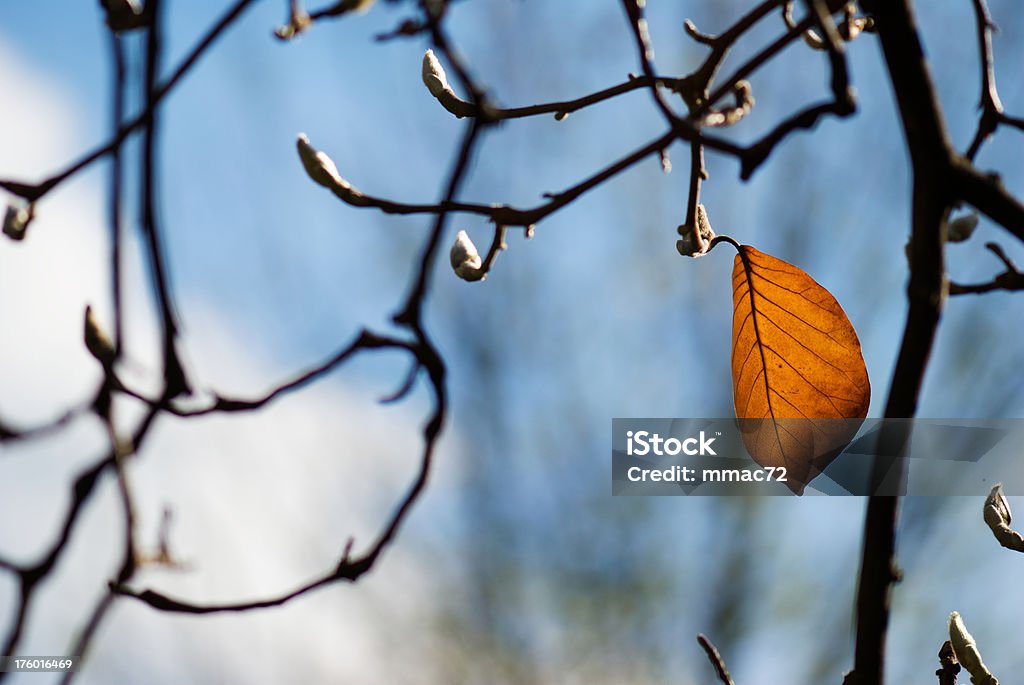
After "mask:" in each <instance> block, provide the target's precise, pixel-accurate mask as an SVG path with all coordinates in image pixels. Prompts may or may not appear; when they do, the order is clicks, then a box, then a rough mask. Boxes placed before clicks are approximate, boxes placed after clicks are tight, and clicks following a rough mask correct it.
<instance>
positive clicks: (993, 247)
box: [949, 243, 1024, 295]
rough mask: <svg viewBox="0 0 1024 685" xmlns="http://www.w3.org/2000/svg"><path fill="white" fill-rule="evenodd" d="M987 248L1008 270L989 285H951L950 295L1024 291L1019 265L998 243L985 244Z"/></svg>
mask: <svg viewBox="0 0 1024 685" xmlns="http://www.w3.org/2000/svg"><path fill="white" fill-rule="evenodd" d="M985 247H986V248H988V250H989V251H990V252H992V253H993V254H994V255H995V256H996V257H998V258H999V261H1001V262H1002V263H1003V266H1005V267H1006V270H1005V271H1003V272H1002V273H1001V274H999V275H998V276H996V277H995V278H993V279H992V280H991V281H989V282H988V283H977V284H969V285H961V284H959V283H950V284H949V294H950V295H968V294H973V295H979V294H981V293H989V292H992V291H993V290H1010V291H1014V290H1024V272H1021V271H1020V270H1019V269H1018V268H1017V265H1016V264H1014V263H1013V261H1012V260H1011V259H1010V258H1009V257H1007V256H1006V253H1005V252H1003V248H1001V247H1000V246H999V245H997V244H996V243H985Z"/></svg>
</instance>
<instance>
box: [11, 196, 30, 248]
mask: <svg viewBox="0 0 1024 685" xmlns="http://www.w3.org/2000/svg"><path fill="white" fill-rule="evenodd" d="M32 217H33V208H32V205H28V206H22V207H18V206H15V205H13V204H10V205H7V213H6V214H5V215H4V234H5V235H6V236H7V237H8V238H10V239H11V240H19V241H20V240H24V239H25V232H26V231H28V225H29V223H31V222H32Z"/></svg>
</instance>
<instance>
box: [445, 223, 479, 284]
mask: <svg viewBox="0 0 1024 685" xmlns="http://www.w3.org/2000/svg"><path fill="white" fill-rule="evenodd" d="M449 256H450V257H451V262H452V269H454V270H455V275H456V276H458V277H459V278H461V279H462V280H464V281H479V280H481V279H482V278H483V274H482V273H481V272H480V269H481V267H483V264H484V262H483V260H482V259H480V253H479V252H477V249H476V245H474V244H473V241H472V239H470V237H469V234H468V233H466V232H465V231H459V233H458V235H456V236H455V243H454V244H453V245H452V251H451V253H450V255H449Z"/></svg>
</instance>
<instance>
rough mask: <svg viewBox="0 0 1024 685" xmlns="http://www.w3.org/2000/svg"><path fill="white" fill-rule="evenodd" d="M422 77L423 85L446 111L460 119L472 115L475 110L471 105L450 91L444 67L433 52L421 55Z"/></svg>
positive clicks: (428, 51) (429, 51)
mask: <svg viewBox="0 0 1024 685" xmlns="http://www.w3.org/2000/svg"><path fill="white" fill-rule="evenodd" d="M422 77H423V85H425V86H426V87H427V90H429V91H430V94H431V95H433V96H434V97H435V98H436V99H437V101H438V102H440V103H441V106H442V107H444V108H445V109H446V110H448V111H449V112H451V113H452V114H454V115H455V116H457V117H459V118H460V119H461V118H462V117H467V116H471V115H472V114H473V112H474V109H475V108H474V107H473V105H471V104H470V103H468V102H465V101H463V100H460V99H459V96H457V95H456V94H455V91H454V90H452V87H451V85H449V84H448V76H447V75H446V74H445V73H444V67H442V66H441V60H439V59H437V56H436V55H434V51H433V50H427V52H426V53H425V54H424V55H423V68H422Z"/></svg>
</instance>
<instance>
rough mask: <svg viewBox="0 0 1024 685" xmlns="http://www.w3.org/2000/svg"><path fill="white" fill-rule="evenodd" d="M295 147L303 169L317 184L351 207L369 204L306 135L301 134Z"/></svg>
mask: <svg viewBox="0 0 1024 685" xmlns="http://www.w3.org/2000/svg"><path fill="white" fill-rule="evenodd" d="M295 147H296V148H297V149H298V151H299V159H300V160H302V166H303V168H304V169H305V170H306V173H307V174H309V177H310V178H311V179H313V180H314V181H315V182H316V183H318V184H320V185H322V186H323V187H324V188H327V189H329V190H330V191H331V192H332V193H334V194H335V195H337V196H338V197H339V198H341V200H343V201H344V202H347V203H348V204H350V205H355V206H357V207H362V206H365V205H367V204H368V202H367V200H366V197H365V196H364V195H363V194H362V193H361V192H359V191H358V190H357V189H356V188H355V187H354V186H353V185H352V184H351V183H349V182H348V181H346V180H345V179H344V178H342V176H341V174H340V173H338V167H337V166H336V165H335V164H334V160H332V159H331V158H330V157H328V156H327V154H326V153H324V152H321V151H320V150H317V149H316V148H315V147H313V146H312V145H310V143H309V138H308V137H306V134H305V133H300V134H299V137H298V138H297V139H296V141H295Z"/></svg>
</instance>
